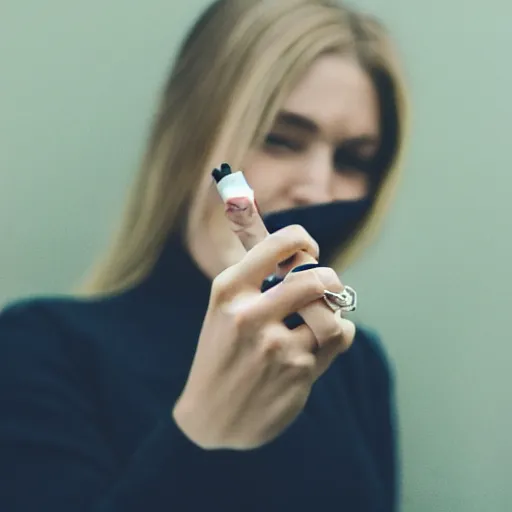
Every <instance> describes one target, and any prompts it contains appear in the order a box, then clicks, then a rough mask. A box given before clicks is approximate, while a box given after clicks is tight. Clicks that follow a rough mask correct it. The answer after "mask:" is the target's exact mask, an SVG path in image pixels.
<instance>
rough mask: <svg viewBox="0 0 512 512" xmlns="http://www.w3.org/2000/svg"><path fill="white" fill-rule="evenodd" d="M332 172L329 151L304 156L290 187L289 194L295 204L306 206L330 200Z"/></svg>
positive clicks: (331, 195) (331, 196)
mask: <svg viewBox="0 0 512 512" xmlns="http://www.w3.org/2000/svg"><path fill="white" fill-rule="evenodd" d="M333 173H334V169H333V162H332V155H330V153H329V152H327V151H322V152H320V151H319V152H317V153H316V154H313V155H309V156H308V157H307V158H304V160H303V161H302V162H301V163H299V164H298V168H297V169H296V181H295V183H294V185H293V188H292V194H291V196H292V199H293V201H294V202H295V203H296V205H297V206H308V205H312V204H319V203H327V202H330V201H332V198H333V194H332V177H333Z"/></svg>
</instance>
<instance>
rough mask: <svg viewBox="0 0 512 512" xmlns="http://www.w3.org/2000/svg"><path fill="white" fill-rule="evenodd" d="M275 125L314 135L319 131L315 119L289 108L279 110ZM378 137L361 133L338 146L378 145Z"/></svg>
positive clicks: (349, 148) (347, 147) (355, 147)
mask: <svg viewBox="0 0 512 512" xmlns="http://www.w3.org/2000/svg"><path fill="white" fill-rule="evenodd" d="M275 124H276V126H289V127H291V128H298V129H300V130H303V131H306V132H309V133H311V134H312V135H316V134H318V133H320V132H321V129H320V127H319V126H318V124H317V123H315V121H313V120H312V119H310V118H309V117H306V116H303V115H301V114H297V113H296V112H291V111H289V110H281V111H280V112H279V113H278V114H277V117H276V123H275ZM378 145H379V138H378V137H377V136H375V135H361V136H358V137H350V138H348V139H347V140H345V141H343V142H342V143H341V144H340V147H341V148H343V149H346V150H349V151H350V150H358V149H360V148H361V146H363V147H364V146H378Z"/></svg>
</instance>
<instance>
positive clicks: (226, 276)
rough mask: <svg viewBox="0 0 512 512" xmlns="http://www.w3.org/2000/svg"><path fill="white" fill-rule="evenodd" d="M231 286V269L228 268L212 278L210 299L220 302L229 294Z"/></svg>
mask: <svg viewBox="0 0 512 512" xmlns="http://www.w3.org/2000/svg"><path fill="white" fill-rule="evenodd" d="M232 288H233V271H232V269H230V268H228V269H226V270H224V271H223V272H221V273H220V274H219V275H217V276H216V277H215V278H214V279H213V281H212V287H211V292H210V295H211V297H212V299H214V300H216V301H218V302H222V301H224V300H225V299H226V298H227V297H228V296H229V295H230V294H231V291H232Z"/></svg>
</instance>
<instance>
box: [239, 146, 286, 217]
mask: <svg viewBox="0 0 512 512" xmlns="http://www.w3.org/2000/svg"><path fill="white" fill-rule="evenodd" d="M243 169H244V175H245V178H246V179H247V182H248V183H249V185H250V186H251V188H252V189H253V190H254V194H255V196H256V199H257V201H258V205H259V207H260V208H261V209H262V210H263V211H264V212H265V211H269V210H273V209H276V208H277V207H279V206H280V203H284V201H285V200H286V199H285V198H286V196H287V191H289V190H290V188H291V185H292V183H291V182H292V181H293V175H292V173H291V172H289V169H288V168H287V166H286V164H285V163H284V162H282V161H278V160H276V159H274V158H272V157H271V156H269V155H266V154H264V153H261V152H253V153H252V154H250V155H249V158H247V164H246V165H244V167H243Z"/></svg>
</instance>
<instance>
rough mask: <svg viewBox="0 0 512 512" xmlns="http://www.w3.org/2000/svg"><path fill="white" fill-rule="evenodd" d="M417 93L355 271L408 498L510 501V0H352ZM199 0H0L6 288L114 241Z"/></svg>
mask: <svg viewBox="0 0 512 512" xmlns="http://www.w3.org/2000/svg"><path fill="white" fill-rule="evenodd" d="M355 3H356V4H357V5H361V6H363V7H365V8H368V10H370V11H373V12H375V13H376V14H379V15H380V16H381V17H382V18H383V19H384V20H385V21H386V22H387V23H388V25H389V26H390V28H391V30H392V31H393V33H394V35H395V39H396V40H397V42H398V44H399V46H400V48H401V52H402V55H403V59H404V61H405V65H406V70H407V77H408V81H409V83H410V86H411V95H412V100H413V107H414V113H413V118H412V134H411V140H410V142H411V147H410V151H409V156H408V158H407V161H406V168H405V174H404V180H403V183H402V187H401V189H400V192H399V195H398V197H397V201H396V203H395V204H394V206H393V208H392V210H391V212H390V215H389V217H388V219H387V221H386V223H385V227H384V231H383V233H382V235H381V236H380V237H379V239H378V240H377V241H376V243H375V245H374V246H373V247H372V248H371V249H370V250H369V251H368V252H367V253H366V254H365V256H364V257H363V258H362V260H361V261H360V262H359V263H358V264H357V265H355V266H354V267H353V268H352V269H350V270H349V271H348V272H347V274H346V275H345V276H343V279H344V281H345V282H347V283H348V284H351V285H353V286H354V287H355V288H356V289H357V290H358V292H359V295H360V310H359V313H358V318H360V319H361V320H362V321H363V322H364V323H365V324H368V325H371V326H373V327H375V328H377V329H378V330H379V331H380V333H381V335H382V338H383V341H384V343H385V345H386V347H387V350H388V352H389V355H390V358H391V360H392V362H393V365H394V367H395V370H396V382H397V388H398V406H399V411H400V425H401V450H402V459H403V460H402V462H403V476H404V478H403V508H404V510H405V511H411V512H432V511H436V512H441V511H450V512H452V511H453V512H472V511H475V512H476V511H478V512H481V511H483V510H485V511H493V512H494V511H509V510H512V485H510V483H509V482H510V479H511V476H512V440H511V434H510V432H511V430H512V421H511V419H512V413H511V410H512V399H511V396H510V392H509V390H510V388H511V380H512V379H511V378H510V377H509V376H508V370H509V368H510V364H511V362H512V344H511V334H510V328H509V322H510V316H511V313H510V305H511V300H510V288H511V284H512V279H511V270H510V262H511V261H512V258H511V255H512V254H511V253H512V251H511V248H512V241H511V236H510V231H511V229H510V228H509V223H510V222H511V219H512V202H511V200H510V192H509V191H510V189H511V188H512V156H511V155H512V153H511V146H512V144H511V142H510V140H509V139H510V132H511V128H510V126H511V120H512V102H511V100H510V91H512V70H511V68H510V57H509V53H510V48H512V31H511V30H510V21H509V19H510V16H511V15H512V7H511V5H510V3H506V2H505V1H498V0H489V1H487V2H485V3H484V4H482V3H473V4H472V3H471V2H467V1H464V0H451V1H446V0H445V1H441V0H432V1H430V2H417V1H410V0H409V1H407V0H388V1H387V2H382V1H379V0H365V1H363V0H360V1H359V2H355ZM206 4H207V2H206V1H205V0H188V1H187V2H175V1H174V0H173V1H171V0H167V1H162V0H146V1H145V2H131V3H130V2H123V1H121V0H101V1H100V0H90V1H89V2H87V3H76V2H67V1H64V0H46V1H44V2H42V1H40V0H39V1H35V0H26V1H24V2H20V1H17V0H16V1H15V0H3V2H2V6H1V8H0V62H1V70H0V249H1V250H0V303H3V302H5V301H7V300H10V299H13V298H16V297H19V296H23V295H26V294H41V293H44V294H46V293H60V292H66V291H67V290H69V289H71V288H72V287H73V286H74V285H75V284H76V283H77V282H78V281H79V280H80V279H81V277H82V276H83V275H84V273H85V272H86V270H87V268H88V267H89V265H90V264H91V262H92V261H93V260H94V259H95V258H96V256H98V254H99V253H100V251H101V250H102V249H103V248H104V247H105V245H106V243H107V240H108V237H109V235H110V234H111V231H112V229H113V227H114V225H115V222H116V221H117V219H118V217H119V214H120V210H121V207H122V204H123V200H124V197H125V194H126V192H127V189H128V186H129V184H130V183H131V180H132V178H133V176H134V173H135V172H136V169H137V165H138V161H139V158H140V156H141V153H142V150H143V148H144V142H145V137H146V134H147V130H148V125H149V122H150V119H151V116H152V113H153V111H154V107H155V101H156V96H157V94H158V92H159V88H160V86H161V85H162V82H163V80H164V79H165V76H166V74H167V71H168V69H169V65H170V63H171V61H172V57H173V55H174V52H175V50H176V47H177V44H178V42H179V40H180V38H181V37H182V36H183V35H184V33H185V31H186V29H187V28H188V26H189V25H190V23H191V22H192V21H193V19H194V17H195V16H196V15H197V14H198V13H199V11H200V10H201V8H202V7H204V6H205V5H206Z"/></svg>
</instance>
